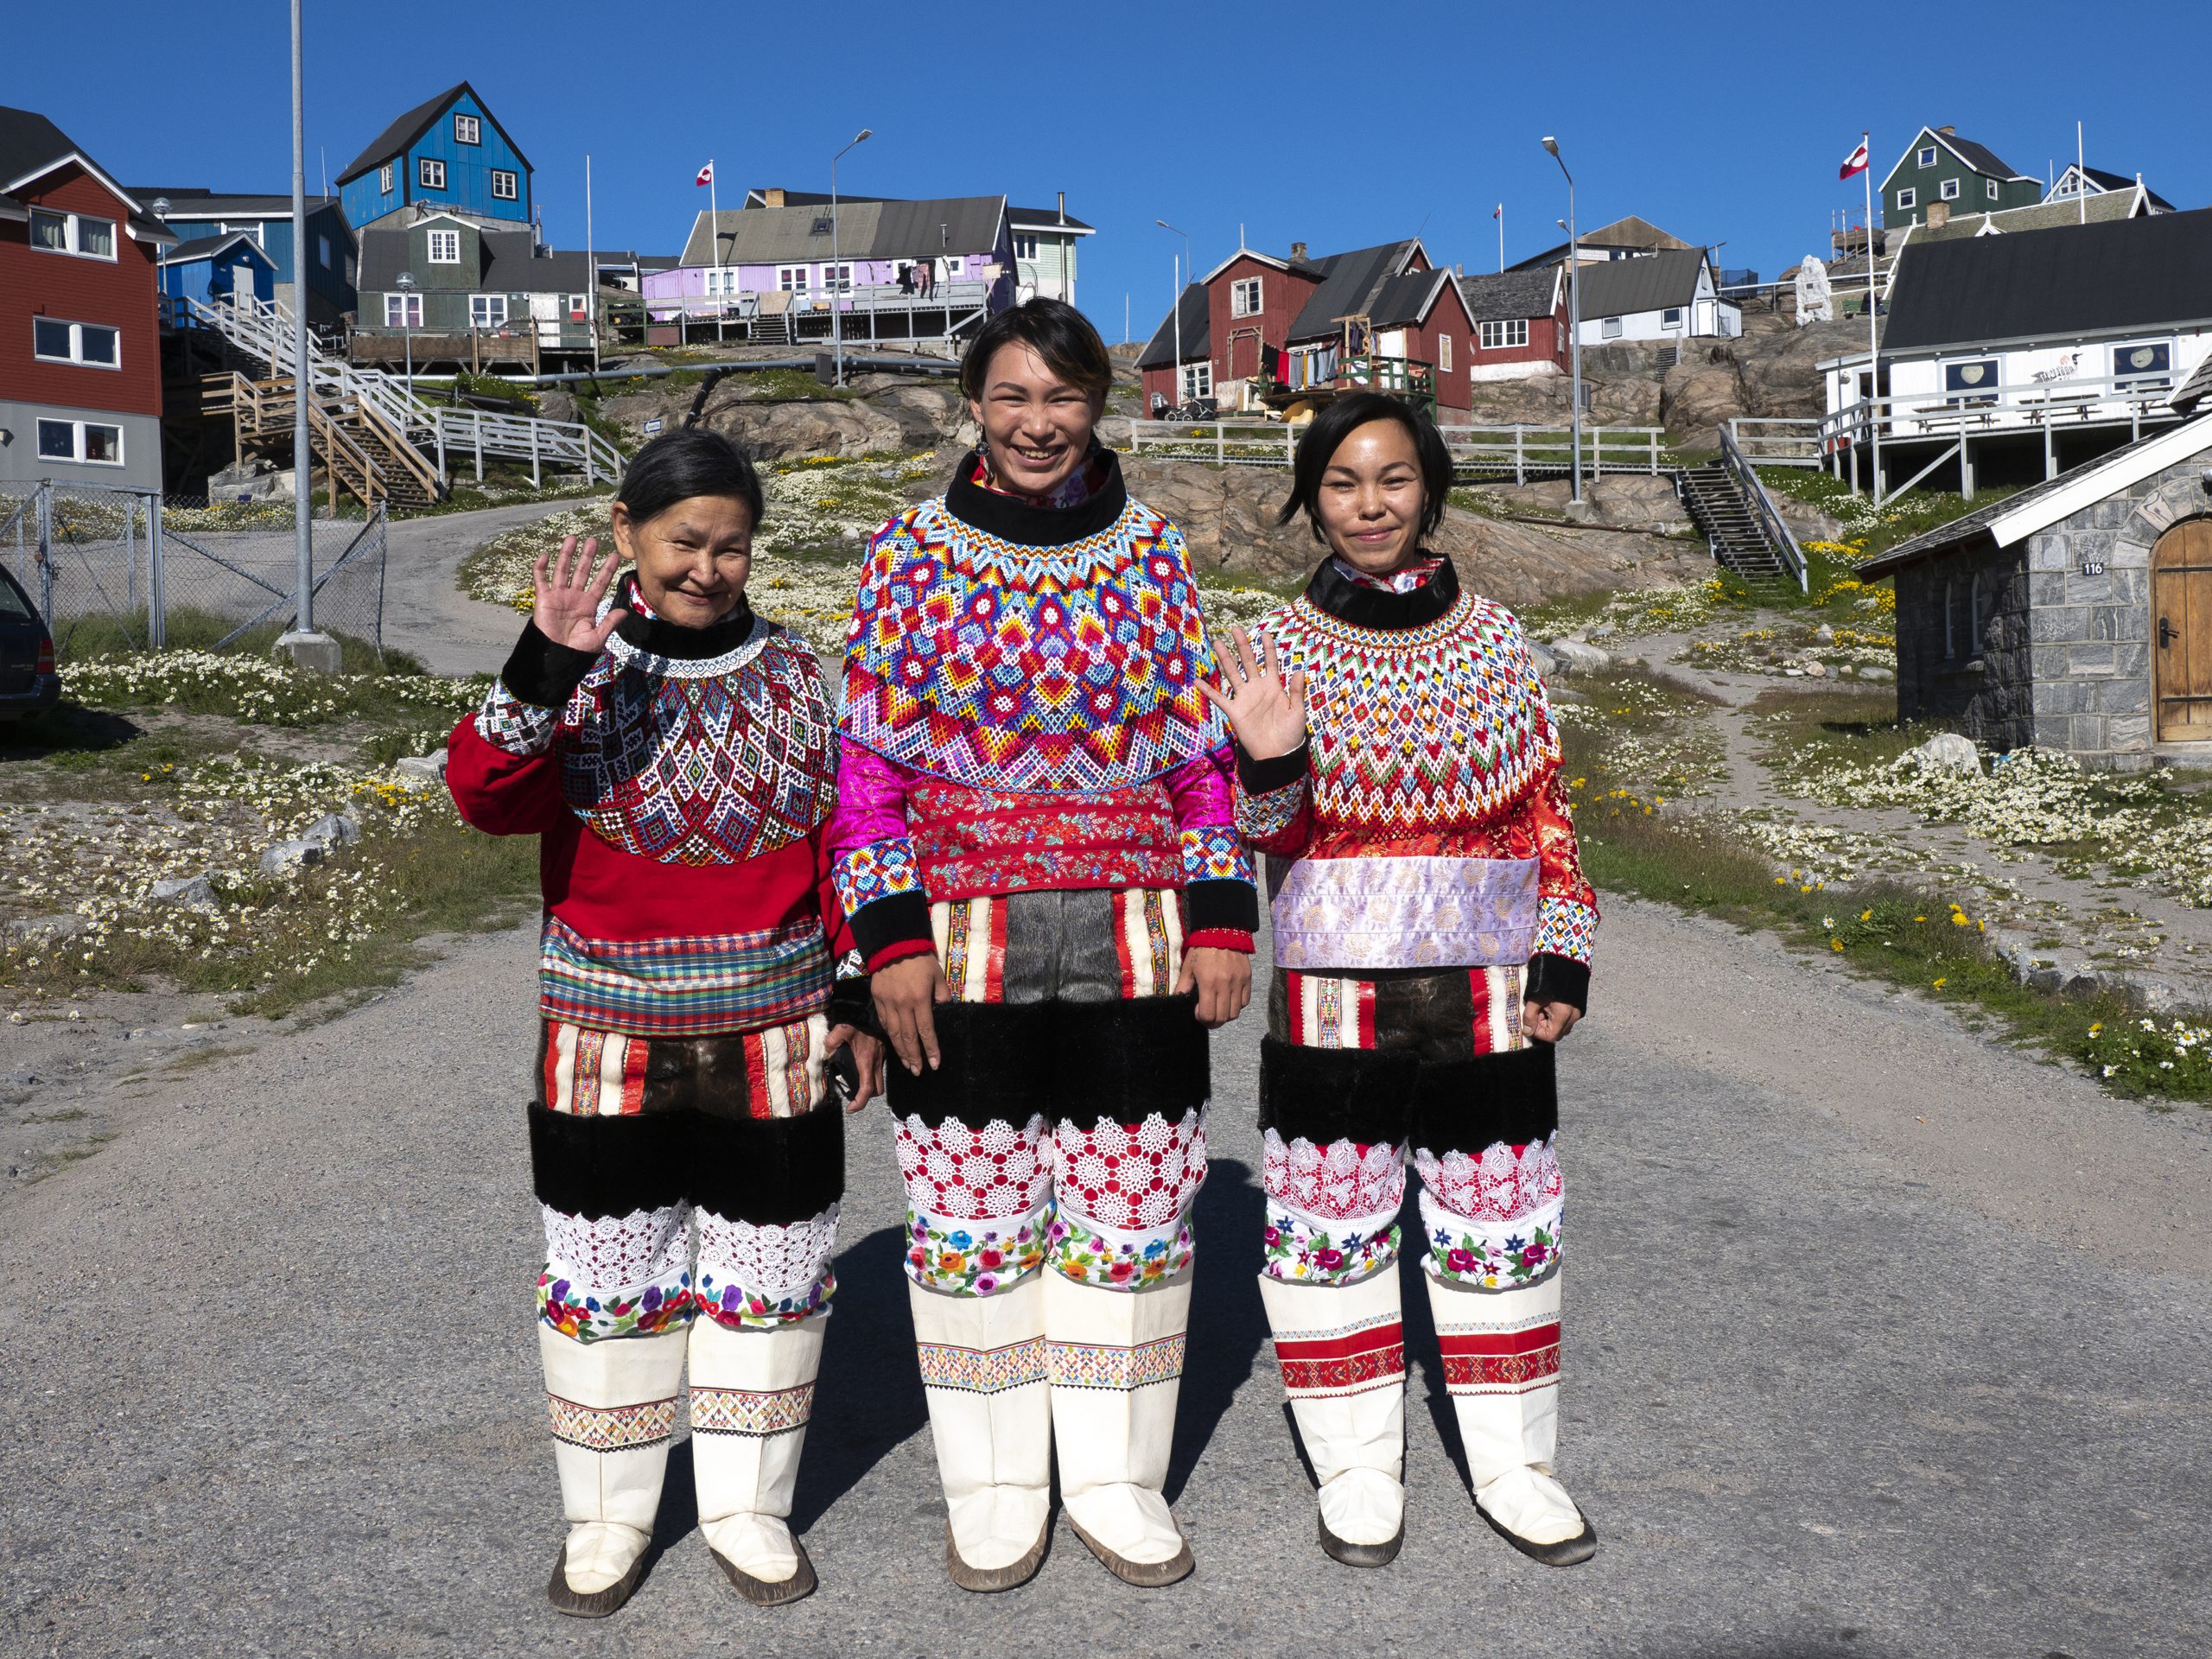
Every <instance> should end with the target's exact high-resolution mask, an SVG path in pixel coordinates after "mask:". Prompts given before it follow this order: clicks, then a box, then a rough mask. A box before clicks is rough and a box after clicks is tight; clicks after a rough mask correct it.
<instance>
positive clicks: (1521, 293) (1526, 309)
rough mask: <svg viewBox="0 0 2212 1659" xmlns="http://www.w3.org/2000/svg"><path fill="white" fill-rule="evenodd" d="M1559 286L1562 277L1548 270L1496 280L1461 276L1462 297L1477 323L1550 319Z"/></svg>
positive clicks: (1501, 274)
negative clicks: (1528, 318)
mask: <svg viewBox="0 0 2212 1659" xmlns="http://www.w3.org/2000/svg"><path fill="white" fill-rule="evenodd" d="M1558 282H1559V273H1558V272H1557V271H1556V270H1554V269H1552V268H1550V267H1548V266H1547V267H1546V268H1545V269H1543V270H1505V271H1500V272H1498V273H1497V274H1496V275H1495V276H1491V275H1487V274H1485V275H1483V276H1479V277H1461V278H1460V279H1459V297H1460V299H1461V300H1463V301H1465V302H1466V307H1467V315H1469V316H1471V317H1472V318H1473V319H1474V320H1475V321H1477V322H1508V321H1512V320H1513V319H1514V318H1516V317H1548V316H1549V315H1551V314H1552V296H1554V294H1555V293H1556V292H1557V291H1558V289H1557V283H1558Z"/></svg>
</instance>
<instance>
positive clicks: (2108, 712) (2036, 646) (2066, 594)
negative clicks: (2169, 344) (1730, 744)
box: [1859, 385, 2212, 771]
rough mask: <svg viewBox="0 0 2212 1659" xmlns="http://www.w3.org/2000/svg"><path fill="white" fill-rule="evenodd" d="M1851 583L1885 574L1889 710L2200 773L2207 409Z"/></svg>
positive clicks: (2211, 716)
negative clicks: (2177, 763) (1890, 602)
mask: <svg viewBox="0 0 2212 1659" xmlns="http://www.w3.org/2000/svg"><path fill="white" fill-rule="evenodd" d="M2193 389H2194V386H2193V385H2192V388H2189V389H2185V391H2184V394H2183V395H2182V396H2177V397H2176V399H2175V402H2176V404H2177V406H2178V405H2180V404H2183V401H2184V398H2185V397H2186V392H2187V391H2188V390H2193ZM2190 408H2191V410H2192V412H2193V410H2194V404H2193V402H2192V403H2191V404H2190ZM1859 575H1860V578H1861V579H1862V580H1866V581H1872V580H1873V579H1875V578H1877V577H1880V576H1893V577H1894V578H1895V579H1896V582H1897V707H1898V709H1899V711H1900V713H1901V714H1903V715H1904V717H1905V718H1907V719H1925V720H1938V721H1948V722H1955V724H1956V725H1957V727H1958V728H1959V729H1960V730H1961V731H1962V732H1964V733H1966V734H1967V735H1968V736H1969V737H1972V738H1974V739H1975V740H1976V741H1980V742H1981V743H1983V744H1985V745H1986V746H1987V747H1991V748H1993V749H1998V750H2007V749H2014V748H2024V747H2030V746H2033V747H2037V748H2045V749H2061V750H2065V751H2068V752H2070V753H2073V754H2074V755H2075V756H2076V757H2077V758H2078V759H2079V760H2081V761H2082V764H2083V765H2085V766H2103V767H2110V768H2113V769H2115V770H2121V771H2139V770H2142V769H2144V768H2146V767H2149V766H2152V765H2153V764H2155V763H2156V762H2158V760H2198V761H2202V762H2203V763H2206V764H2212V411H2208V412H2207V413H2205V414H2203V415H2201V416H2195V417H2194V418H2191V419H2190V420H2188V421H2187V422H2186V423H2184V424H2183V425H2180V426H2177V427H2170V428H2168V429H2166V430H2164V431H2162V432H2159V433H2158V434H2156V435H2152V436H2150V437H2146V438H2144V439H2141V440H2139V442H2134V443H2131V444H2129V445H2127V446H2126V448H2121V449H2116V450H2114V451H2113V452H2112V453H2111V454H2107V455H2104V456H2101V457H2100V458H2099V459H2097V460H2095V461H2089V462H2088V463H2086V464H2084V465H2082V466H2080V467H2074V468H2072V469H2071V470H2070V471H2068V472H2065V473H2062V474H2059V475H2058V476H2057V477H2056V478H2054V479H2051V480H2048V481H2046V482H2044V483H2042V484H2038V485H2036V486H2034V487H2032V488H2031V489H2026V490H2023V491H2021V492H2020V493H2018V494H2017V495H2012V496H2008V497H2006V498H2005V499H2003V500H2001V501H1997V502H1993V503H1992V504H1991V505H1988V506H1986V507H1980V508H1977V509H1976V510H1975V511H1974V512H1969V513H1967V514H1966V515H1964V516H1963V517H1961V518H1955V519H1954V520H1953V521H1952V522H1951V523H1949V524H1945V525H1944V526H1943V527H1942V528H1941V529H1940V530H1933V531H1929V532H1928V533H1927V534H1925V535H1923V536H1918V537H1914V538H1913V539H1912V540H1911V541H1909V542H1906V543H1902V544H1901V545H1899V546H1897V547H1895V548H1892V549H1891V550H1889V551H1888V552H1886V553H1884V554H1881V555H1880V556H1878V557H1875V558H1872V559H1870V560H1868V561H1867V562H1866V563H1865V564H1863V565H1861V566H1860V567H1859Z"/></svg>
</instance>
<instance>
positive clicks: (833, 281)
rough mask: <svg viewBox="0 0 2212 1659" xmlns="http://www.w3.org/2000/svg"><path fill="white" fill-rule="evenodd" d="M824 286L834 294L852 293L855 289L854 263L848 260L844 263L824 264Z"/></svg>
mask: <svg viewBox="0 0 2212 1659" xmlns="http://www.w3.org/2000/svg"><path fill="white" fill-rule="evenodd" d="M822 286H823V288H825V289H828V290H829V292H830V293H832V294H849V293H851V292H852V291H853V267H852V263H851V262H850V261H849V260H848V261H847V262H846V263H844V264H838V265H829V264H825V265H823V267H822Z"/></svg>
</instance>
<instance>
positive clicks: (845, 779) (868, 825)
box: [829, 739, 918, 859]
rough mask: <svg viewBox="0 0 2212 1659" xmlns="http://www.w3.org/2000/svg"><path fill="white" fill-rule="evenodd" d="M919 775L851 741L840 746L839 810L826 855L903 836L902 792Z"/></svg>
mask: <svg viewBox="0 0 2212 1659" xmlns="http://www.w3.org/2000/svg"><path fill="white" fill-rule="evenodd" d="M917 775H918V774H917V773H916V772H914V770H913V768H912V767H911V766H900V765H899V763H898V762H897V761H895V760H885V759H884V758H883V757H882V756H881V755H880V754H878V753H875V751H874V750H873V749H864V748H861V747H860V746H859V745H858V744H856V743H855V742H853V741H851V740H849V739H846V740H843V741H841V742H840V744H839V746H838V754H837V810H836V811H835V812H833V813H832V814H831V815H830V817H829V856H830V857H831V858H832V859H836V858H839V857H842V856H843V855H846V854H848V853H856V852H858V851H860V850H861V849H862V848H864V847H869V846H873V845H874V844H875V843H876V842H883V841H903V840H905V839H906V835H907V826H906V791H907V789H908V787H909V785H912V782H913V779H915V777H916V776H917Z"/></svg>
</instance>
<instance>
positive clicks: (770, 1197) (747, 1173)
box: [685, 1101, 845, 1227]
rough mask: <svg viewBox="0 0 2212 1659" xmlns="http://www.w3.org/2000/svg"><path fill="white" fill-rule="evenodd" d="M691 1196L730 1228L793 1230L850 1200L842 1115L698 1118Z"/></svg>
mask: <svg viewBox="0 0 2212 1659" xmlns="http://www.w3.org/2000/svg"><path fill="white" fill-rule="evenodd" d="M691 1122H692V1125H693V1134H694V1135H695V1136H696V1139H695V1141H694V1142H693V1144H694V1146H695V1147H696V1155H695V1156H694V1158H693V1159H692V1160H691V1166H690V1172H689V1179H688V1180H687V1181H686V1183H685V1185H686V1187H687V1189H688V1190H687V1196H688V1197H689V1198H690V1199H691V1200H692V1201H693V1202H694V1203H695V1204H697V1205H699V1206H700V1207H701V1208H702V1209H707V1210H711V1211H714V1212H715V1214H716V1215H718V1216H721V1217H726V1218H727V1219H728V1220H731V1221H749V1222H753V1223H754V1224H756V1225H769V1224H772V1225H775V1226H779V1227H788V1226H790V1225H791V1224H792V1223H793V1222H798V1221H804V1220H805V1219H806V1218H807V1217H810V1216H818V1215H820V1214H821V1213H822V1212H823V1211H824V1210H827V1209H828V1208H829V1206H830V1205H833V1204H835V1203H836V1202H837V1200H838V1199H839V1198H842V1197H844V1195H845V1114H844V1113H843V1112H842V1110H840V1109H838V1107H837V1106H836V1103H835V1102H834V1101H833V1102H832V1103H830V1104H829V1105H827V1106H823V1107H821V1108H818V1109H816V1110H814V1111H811V1112H802V1113H800V1114H799V1115H798V1116H797V1117H696V1116H695V1117H694V1118H693V1119H692V1120H691Z"/></svg>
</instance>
